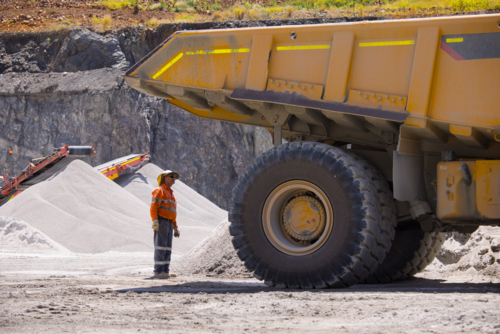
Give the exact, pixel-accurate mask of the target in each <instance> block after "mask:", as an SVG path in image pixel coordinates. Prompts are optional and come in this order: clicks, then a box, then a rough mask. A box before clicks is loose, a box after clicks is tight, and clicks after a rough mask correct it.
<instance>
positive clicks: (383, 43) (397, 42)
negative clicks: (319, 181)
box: [359, 41, 415, 47]
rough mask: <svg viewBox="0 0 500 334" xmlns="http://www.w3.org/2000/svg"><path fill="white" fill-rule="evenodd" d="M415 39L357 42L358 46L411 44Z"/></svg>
mask: <svg viewBox="0 0 500 334" xmlns="http://www.w3.org/2000/svg"><path fill="white" fill-rule="evenodd" d="M412 44H415V41H390V42H371V43H359V46H360V47H365V46H390V45H412Z"/></svg>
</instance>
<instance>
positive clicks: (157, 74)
mask: <svg viewBox="0 0 500 334" xmlns="http://www.w3.org/2000/svg"><path fill="white" fill-rule="evenodd" d="M499 25H500V15H497V14H495V15H477V16H458V17H439V18H425V19H410V20H392V21H370V22H356V23H340V24H325V25H306V26H281V27H268V28H260V27H259V28H245V29H224V30H205V31H182V32H177V33H175V34H174V35H172V36H171V37H170V38H169V39H167V40H166V41H165V42H164V43H162V44H161V45H160V46H159V47H158V48H156V49H155V50H154V51H152V52H151V53H150V54H149V55H148V56H147V57H145V58H144V59H143V60H142V61H141V62H139V63H138V64H136V65H135V66H134V67H133V68H131V69H130V70H129V71H128V72H127V73H126V74H125V75H124V78H125V80H126V81H127V83H128V84H129V85H130V86H132V87H133V88H135V89H137V90H139V91H141V92H143V93H146V94H150V95H153V96H158V97H163V98H166V99H167V100H168V101H169V102H170V103H172V104H174V105H176V106H178V107H180V108H182V109H184V110H186V111H188V112H190V113H192V114H194V115H196V116H199V117H204V118H211V119H218V120H223V121H229V122H235V123H242V124H249V125H255V126H262V127H267V128H269V129H271V130H282V131H283V137H284V138H287V139H288V140H289V141H294V140H313V141H318V140H319V141H325V140H336V141H344V142H348V143H357V144H361V145H368V146H372V147H386V146H387V145H391V144H392V143H395V142H397V141H398V136H399V127H400V125H401V124H404V125H406V126H407V128H408V131H407V132H408V134H407V135H406V137H409V138H414V139H415V140H422V141H426V140H431V141H434V142H436V141H437V142H441V143H443V144H445V143H447V142H448V141H449V140H448V137H452V138H454V139H453V140H458V142H460V143H461V144H463V146H464V150H465V151H467V148H474V149H477V148H482V149H488V148H489V147H490V144H495V145H496V142H498V141H499V140H500V138H499V136H500V135H499V134H498V133H500V113H499V112H498V111H499V106H500V94H498V92H499V91H500V76H499V75H498V74H499V73H500V27H499ZM470 153H472V152H470ZM464 154H468V152H465V153H464ZM484 154H485V156H487V155H488V154H487V153H484Z"/></svg>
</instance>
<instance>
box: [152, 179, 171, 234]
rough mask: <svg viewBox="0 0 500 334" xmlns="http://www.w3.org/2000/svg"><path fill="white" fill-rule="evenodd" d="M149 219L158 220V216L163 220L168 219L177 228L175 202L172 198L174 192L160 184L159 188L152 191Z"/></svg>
mask: <svg viewBox="0 0 500 334" xmlns="http://www.w3.org/2000/svg"><path fill="white" fill-rule="evenodd" d="M150 212H151V219H152V220H155V219H158V216H160V217H163V218H165V219H170V220H171V221H172V222H173V223H174V227H177V221H176V220H175V219H176V218H177V200H176V199H175V196H174V191H173V190H172V189H170V188H169V187H167V186H166V185H164V184H162V185H161V187H158V188H156V189H155V190H153V198H152V199H151V209H150Z"/></svg>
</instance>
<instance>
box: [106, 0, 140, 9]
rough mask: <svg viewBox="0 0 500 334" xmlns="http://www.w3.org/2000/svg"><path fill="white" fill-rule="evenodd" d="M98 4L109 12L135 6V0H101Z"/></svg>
mask: <svg viewBox="0 0 500 334" xmlns="http://www.w3.org/2000/svg"><path fill="white" fill-rule="evenodd" d="M100 4H101V5H104V6H106V8H107V9H109V10H118V9H122V8H125V7H129V6H135V0H103V1H101V2H100Z"/></svg>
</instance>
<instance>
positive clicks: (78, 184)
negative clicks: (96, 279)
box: [0, 160, 227, 255]
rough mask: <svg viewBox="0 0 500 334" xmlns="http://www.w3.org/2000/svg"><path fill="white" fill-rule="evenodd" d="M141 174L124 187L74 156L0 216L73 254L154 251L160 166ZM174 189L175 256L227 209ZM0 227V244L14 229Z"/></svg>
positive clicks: (205, 233) (224, 216)
mask: <svg viewBox="0 0 500 334" xmlns="http://www.w3.org/2000/svg"><path fill="white" fill-rule="evenodd" d="M140 172H141V173H138V174H131V175H130V176H129V177H128V181H127V180H121V181H123V182H122V184H121V185H123V187H122V186H121V185H120V184H117V183H115V182H113V181H111V180H109V179H108V178H106V177H104V176H102V175H101V174H100V173H99V172H98V171H97V170H95V169H94V168H92V167H91V166H90V165H88V164H86V163H85V162H82V161H79V160H76V161H74V162H72V163H71V164H69V165H68V166H66V167H65V168H64V169H62V170H61V171H60V172H58V173H57V174H55V175H54V176H53V177H51V178H50V179H48V180H47V181H45V182H42V183H40V184H37V185H35V186H33V187H30V188H29V189H27V190H25V191H23V192H22V193H21V194H19V195H18V196H17V197H15V198H14V199H13V200H11V201H9V202H8V203H6V204H5V205H3V206H2V207H0V216H3V217H10V218H11V219H12V218H13V219H17V220H21V221H22V222H25V224H27V225H28V226H31V227H33V228H34V229H36V230H37V231H38V232H40V234H41V235H44V236H45V237H46V238H47V240H51V241H53V242H54V243H55V244H59V245H61V246H62V247H64V248H66V249H68V250H69V251H71V252H75V253H102V252H108V251H120V252H152V251H153V240H152V239H153V231H152V229H151V218H150V214H149V203H150V201H151V191H152V189H154V188H155V187H156V186H157V185H156V176H157V175H158V174H159V172H161V169H160V168H159V167H158V166H155V165H153V164H149V165H146V166H145V167H143V169H141V170H140ZM152 179H154V183H153V181H152ZM174 191H175V194H176V196H177V197H178V198H179V201H181V202H182V208H180V214H179V216H178V221H179V225H180V229H181V233H182V234H181V238H180V239H178V240H176V242H177V246H175V245H174V255H175V254H177V255H182V254H183V253H185V252H188V251H189V250H190V249H191V248H193V247H194V246H195V245H196V244H198V243H199V242H200V241H201V240H203V239H204V238H205V237H206V236H208V235H209V234H210V232H212V230H213V229H214V228H215V226H217V225H218V224H219V223H220V222H221V221H223V220H224V219H227V212H226V211H224V210H221V209H220V208H218V207H217V206H215V205H214V204H213V203H211V202H210V201H208V200H206V199H205V198H204V197H203V196H201V195H199V194H198V193H196V192H195V191H194V190H192V189H191V188H189V187H188V186H187V185H185V184H183V183H181V182H179V184H176V185H175V188H174ZM144 197H145V198H146V199H144ZM5 219H8V218H5ZM184 222H185V223H184ZM23 226H24V225H23ZM3 231H4V234H5V235H4V236H2V245H3V244H4V240H7V239H6V238H10V237H12V236H7V234H12V233H14V232H13V231H15V229H10V230H9V229H7V230H6V229H4V230H3ZM6 231H11V232H9V233H7V232H6ZM18 239H19V238H18ZM26 247H30V244H26Z"/></svg>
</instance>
